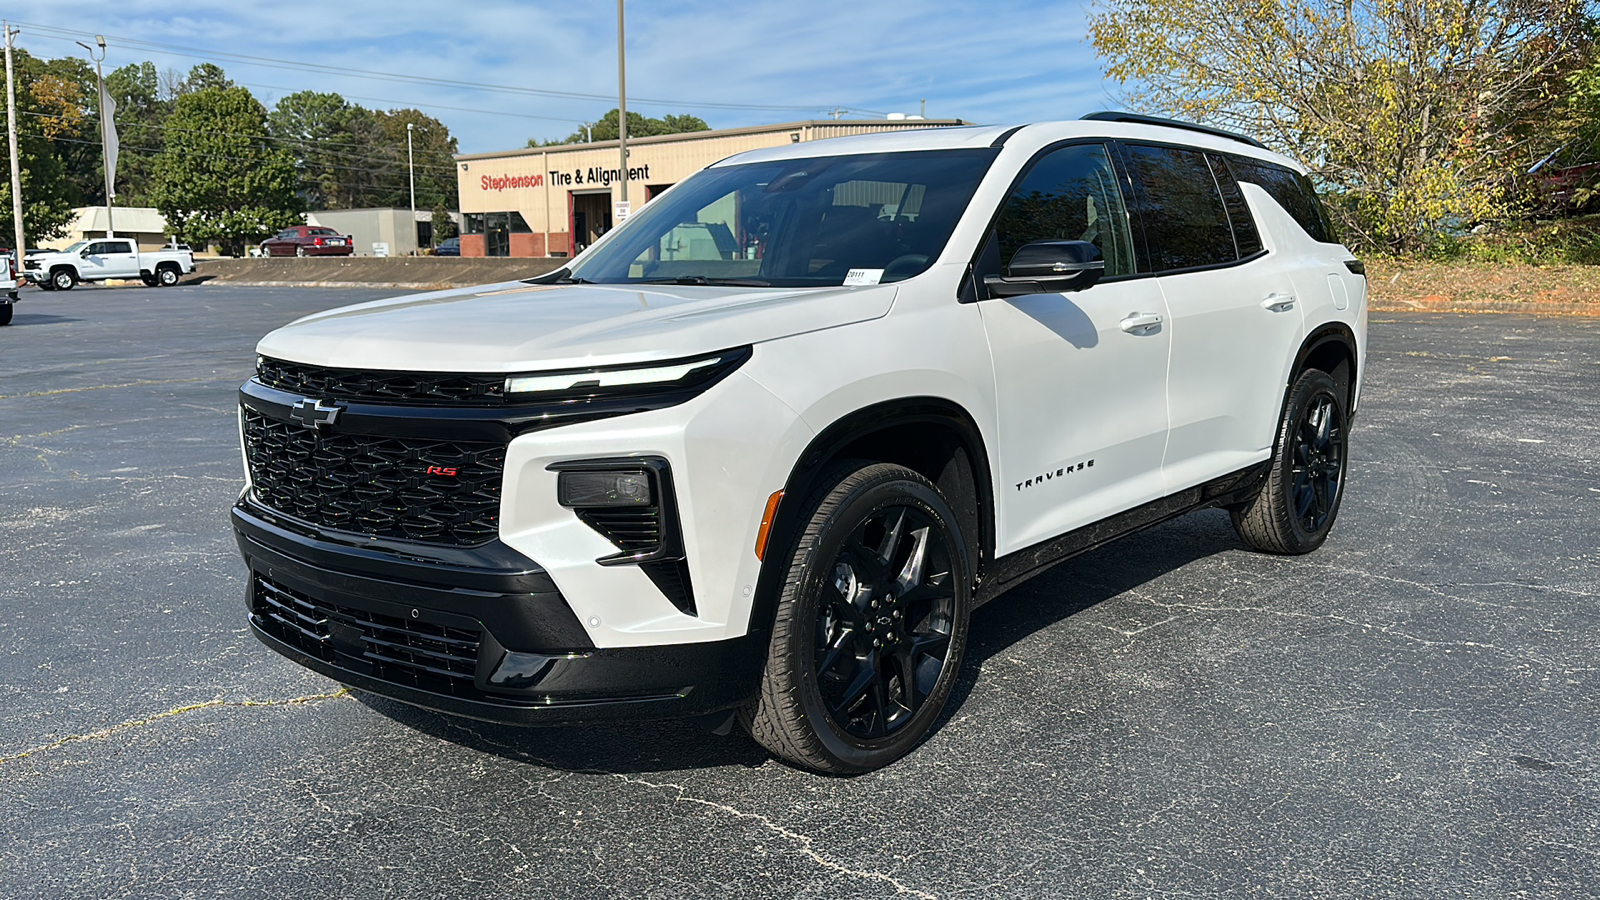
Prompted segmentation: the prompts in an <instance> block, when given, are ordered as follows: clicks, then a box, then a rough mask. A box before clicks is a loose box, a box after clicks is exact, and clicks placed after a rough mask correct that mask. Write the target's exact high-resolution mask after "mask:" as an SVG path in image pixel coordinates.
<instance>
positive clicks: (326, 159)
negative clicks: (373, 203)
mask: <svg viewBox="0 0 1600 900" xmlns="http://www.w3.org/2000/svg"><path fill="white" fill-rule="evenodd" d="M267 132H268V133H269V134H270V135H271V136H272V137H274V138H276V139H277V140H278V141H279V142H280V143H281V144H282V146H284V147H286V148H287V149H289V150H290V151H291V152H292V153H293V154H294V157H295V166H296V168H297V169H298V170H299V173H300V194H301V196H302V197H304V198H305V201H306V205H307V206H309V207H310V208H312V209H349V208H352V207H357V206H361V205H364V204H363V200H364V199H365V197H366V196H367V195H368V194H370V193H372V192H373V191H372V189H373V186H374V183H375V179H374V178H373V177H372V175H373V174H374V172H375V170H376V171H383V172H385V173H386V172H387V170H388V169H391V168H392V167H393V163H394V161H393V158H392V155H391V156H389V157H383V156H380V157H378V158H376V159H374V158H372V157H371V155H370V153H371V148H372V144H373V142H374V138H375V136H376V135H377V133H378V131H377V126H376V123H375V121H374V120H373V115H372V112H371V111H370V110H366V109H363V108H362V107H360V106H357V105H355V104H352V103H350V102H348V101H346V100H345V99H344V98H343V97H341V96H339V95H338V94H325V93H318V92H316V91H300V92H299V93H296V94H290V95H289V96H287V97H284V98H283V99H282V100H279V101H278V105H277V106H275V107H273V109H272V113H271V114H270V115H269V116H268V117H267Z"/></svg>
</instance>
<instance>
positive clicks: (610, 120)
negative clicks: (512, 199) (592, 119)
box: [528, 109, 711, 147]
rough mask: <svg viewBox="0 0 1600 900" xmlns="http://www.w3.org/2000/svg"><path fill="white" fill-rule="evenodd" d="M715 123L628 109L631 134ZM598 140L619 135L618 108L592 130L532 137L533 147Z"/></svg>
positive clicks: (683, 131) (680, 131) (698, 127)
mask: <svg viewBox="0 0 1600 900" xmlns="http://www.w3.org/2000/svg"><path fill="white" fill-rule="evenodd" d="M710 130H711V126H710V125H707V124H706V120H705V119H702V118H700V117H699V116H688V115H684V116H674V115H667V116H662V117H661V118H659V119H653V118H647V117H645V116H643V115H640V114H639V113H636V112H633V111H632V110H629V111H628V137H630V138H636V137H650V136H652V135H657V134H687V133H688V132H691V131H710ZM591 133H592V135H593V140H596V141H614V140H616V139H617V111H616V109H612V110H611V111H610V112H608V113H606V114H605V115H603V116H601V117H600V121H598V122H596V123H594V124H593V125H592V126H590V128H589V130H588V131H585V130H584V129H582V128H580V129H578V130H577V131H574V132H573V133H571V134H569V135H567V136H566V137H565V138H563V139H561V140H559V141H543V142H541V141H539V140H538V139H537V138H535V139H532V140H529V141H528V146H529V147H554V146H559V145H561V144H582V143H585V142H587V141H589V140H590V139H591V138H590V135H591Z"/></svg>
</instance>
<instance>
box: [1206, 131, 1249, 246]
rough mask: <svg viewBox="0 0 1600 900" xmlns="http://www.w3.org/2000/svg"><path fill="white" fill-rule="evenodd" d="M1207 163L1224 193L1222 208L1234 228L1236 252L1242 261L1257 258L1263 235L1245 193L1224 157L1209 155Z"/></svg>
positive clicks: (1207, 155) (1218, 186)
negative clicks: (1258, 228)
mask: <svg viewBox="0 0 1600 900" xmlns="http://www.w3.org/2000/svg"><path fill="white" fill-rule="evenodd" d="M1206 161H1207V162H1209V163H1210V164H1211V175H1212V177H1214V178H1216V179H1217V188H1218V189H1219V190H1221V191H1222V206H1223V208H1225V209H1226V210H1227V211H1228V224H1229V225H1231V226H1232V227H1233V246H1234V249H1235V251H1236V252H1237V253H1238V254H1239V258H1240V259H1244V258H1246V257H1249V256H1255V255H1256V254H1257V253H1260V252H1261V250H1262V246H1261V234H1260V233H1259V232H1257V231H1256V220H1255V217H1254V216H1252V215H1251V214H1250V204H1248V203H1246V202H1245V199H1244V192H1243V191H1241V190H1239V183H1238V182H1237V181H1234V180H1233V173H1232V172H1230V171H1228V163H1227V162H1226V161H1225V160H1224V159H1223V158H1222V157H1220V156H1212V155H1210V154H1209V153H1208V154H1206Z"/></svg>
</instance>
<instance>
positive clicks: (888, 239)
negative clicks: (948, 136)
mask: <svg viewBox="0 0 1600 900" xmlns="http://www.w3.org/2000/svg"><path fill="white" fill-rule="evenodd" d="M994 157H995V151H993V150H989V149H983V150H925V151H916V152H905V153H871V154H860V155H853V156H824V157H818V158H812V159H785V160H774V161H771V162H753V163H746V164H743V165H734V166H715V167H712V168H710V169H705V170H703V171H701V172H699V173H697V174H695V175H694V176H693V177H692V178H690V179H688V180H686V181H684V182H683V183H682V184H680V185H678V186H677V187H676V188H674V189H673V190H672V191H671V192H669V193H667V194H665V195H663V196H662V197H661V198H660V199H659V200H655V201H652V202H650V203H649V204H647V205H646V206H644V207H642V208H641V209H639V210H637V211H636V212H635V213H634V214H633V216H632V217H631V218H630V219H628V222H627V224H625V225H623V226H621V228H620V229H618V232H617V234H616V236H615V237H612V238H609V239H608V240H607V241H606V242H605V243H604V244H603V245H600V246H598V247H596V248H595V250H594V252H593V253H592V254H591V255H590V256H588V257H587V258H586V259H584V261H583V262H581V263H578V264H577V265H575V266H574V267H573V269H572V275H573V277H575V278H585V279H588V280H590V281H595V282H601V283H612V284H615V283H626V282H637V281H674V280H684V281H690V282H694V281H702V282H703V281H706V280H710V281H713V282H714V281H715V280H717V279H735V280H738V281H744V282H748V281H757V282H761V283H764V284H770V285H773V286H778V287H808V286H817V287H822V286H827V285H842V284H846V283H848V284H852V285H862V284H876V283H879V282H891V281H899V280H901V279H904V278H910V277H911V276H913V275H916V274H918V273H919V272H922V271H923V270H925V269H927V268H928V266H930V265H932V264H933V261H934V260H935V259H936V258H937V257H938V256H939V253H940V251H942V250H943V249H944V245H945V243H946V242H947V241H948V240H949V239H950V232H951V231H952V230H953V229H954V228H955V224H956V220H957V219H959V218H960V216H961V213H962V212H963V211H964V210H965V209H966V207H967V203H968V201H970V200H971V199H972V192H973V190H975V189H976V188H977V186H978V181H979V180H980V179H982V178H983V174H984V172H986V171H987V170H988V168H989V164H990V163H991V162H993V160H994Z"/></svg>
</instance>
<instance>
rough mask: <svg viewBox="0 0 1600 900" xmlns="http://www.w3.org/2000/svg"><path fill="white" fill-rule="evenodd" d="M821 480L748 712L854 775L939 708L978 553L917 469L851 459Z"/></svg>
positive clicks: (762, 726) (897, 747)
mask: <svg viewBox="0 0 1600 900" xmlns="http://www.w3.org/2000/svg"><path fill="white" fill-rule="evenodd" d="M821 483H822V487H820V488H819V489H818V490H817V491H816V492H815V493H814V494H813V495H812V496H811V497H810V498H809V499H808V500H807V502H806V505H805V506H804V507H803V513H802V516H801V518H800V520H799V522H800V524H801V528H802V531H801V533H800V536H799V538H798V539H797V541H796V542H795V545H794V547H793V548H792V552H791V553H790V554H789V556H788V557H787V558H786V559H784V560H783V561H782V564H783V565H784V571H783V576H784V577H783V582H782V583H783V587H782V594H781V596H780V598H779V601H778V608H777V615H776V619H775V621H774V624H773V628H772V636H771V640H770V642H769V646H768V652H767V662H766V667H765V670H764V671H763V673H762V681H761V690H760V692H759V694H758V695H757V697H756V699H755V700H754V701H753V702H752V704H751V705H750V706H749V707H748V708H746V709H745V710H744V711H742V713H741V716H740V719H741V721H742V722H743V724H744V726H745V728H746V730H748V731H749V732H750V735H751V736H752V737H754V738H755V739H756V741H757V742H758V743H760V744H761V745H762V746H763V747H765V748H767V749H768V750H769V751H771V752H772V753H773V754H775V755H776V756H778V757H780V758H781V759H783V760H785V761H787V762H789V763H791V764H793V765H796V766H801V767H803V768H807V769H812V770H814V771H817V772H823V773H828V774H841V775H843V774H857V773H861V772H870V771H872V770H874V769H878V768H882V767H883V766H886V765H888V764H889V763H891V762H894V761H895V760H896V759H899V758H900V757H901V756H904V755H905V754H906V753H907V752H909V751H910V750H911V749H912V748H913V747H915V746H916V745H917V744H918V743H920V742H921V741H922V739H923V738H924V737H925V736H926V735H927V734H928V732H929V731H930V730H931V729H932V727H933V725H934V722H935V721H937V720H938V718H939V714H940V710H941V709H942V708H943V707H944V704H945V701H946V700H947V699H948V698H949V696H950V689H951V687H952V686H953V685H954V684H955V680H956V676H957V674H958V672H959V671H960V668H961V657H962V653H963V651H964V650H965V649H966V643H967V627H968V619H969V617H970V614H971V611H972V563H971V555H970V553H969V551H968V549H967V547H966V544H965V542H964V541H963V540H962V537H961V532H960V529H959V528H958V527H957V526H956V524H955V522H956V520H955V515H954V514H953V513H952V512H951V511H950V507H949V505H948V504H947V503H946V502H945V500H944V498H943V496H941V495H940V493H939V491H938V489H937V488H935V487H934V486H933V485H932V484H930V483H928V481H927V479H925V478H923V477H922V476H920V475H918V474H917V473H915V472H913V471H911V470H910V469H906V468H903V467H901V466H895V465H888V464H884V463H864V462H855V463H846V464H842V465H841V466H839V467H836V468H834V469H833V470H831V471H830V472H829V473H827V476H826V477H824V478H823V479H822V482H821ZM775 561H776V560H775ZM918 563H920V565H919V564H918Z"/></svg>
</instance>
